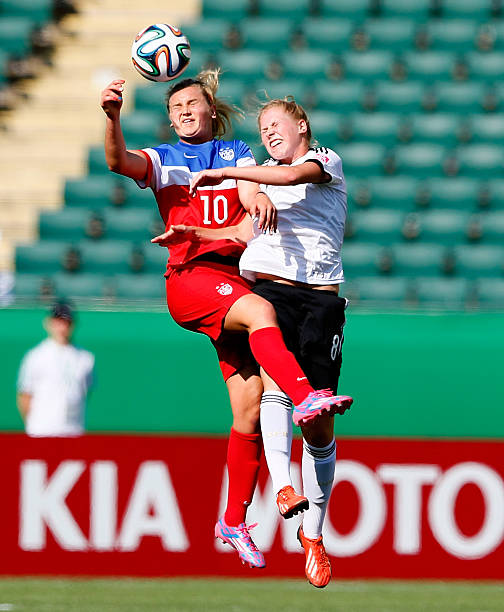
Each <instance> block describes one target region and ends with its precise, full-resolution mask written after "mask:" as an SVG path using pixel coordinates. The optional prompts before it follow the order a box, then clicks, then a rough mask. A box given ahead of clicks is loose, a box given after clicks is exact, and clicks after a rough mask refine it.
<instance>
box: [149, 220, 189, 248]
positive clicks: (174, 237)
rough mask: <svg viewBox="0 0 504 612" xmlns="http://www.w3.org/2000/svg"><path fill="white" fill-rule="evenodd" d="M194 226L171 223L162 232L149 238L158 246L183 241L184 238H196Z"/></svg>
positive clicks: (167, 245)
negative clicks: (168, 227)
mask: <svg viewBox="0 0 504 612" xmlns="http://www.w3.org/2000/svg"><path fill="white" fill-rule="evenodd" d="M197 239H198V238H197V236H196V228H194V227H190V226H188V225H171V226H170V229H168V230H167V231H166V232H164V234H160V235H159V236H156V237H155V238H153V239H152V240H151V242H152V243H154V244H159V246H164V247H169V246H172V245H173V244H178V243H180V242H185V241H186V240H197Z"/></svg>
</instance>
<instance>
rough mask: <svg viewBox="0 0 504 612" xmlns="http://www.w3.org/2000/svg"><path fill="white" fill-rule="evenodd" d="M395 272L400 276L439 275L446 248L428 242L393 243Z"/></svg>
mask: <svg viewBox="0 0 504 612" xmlns="http://www.w3.org/2000/svg"><path fill="white" fill-rule="evenodd" d="M392 252H393V257H394V274H396V275H398V276H412V277H419V276H439V275H440V274H441V262H442V258H443V254H444V252H445V249H444V247H443V246H442V245H440V244H436V243H428V242H416V243H401V244H394V245H392Z"/></svg>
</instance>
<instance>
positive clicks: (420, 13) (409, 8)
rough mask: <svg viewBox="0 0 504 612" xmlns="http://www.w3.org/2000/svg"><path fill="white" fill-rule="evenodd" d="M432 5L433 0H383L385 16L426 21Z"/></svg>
mask: <svg viewBox="0 0 504 612" xmlns="http://www.w3.org/2000/svg"><path fill="white" fill-rule="evenodd" d="M431 7H432V1H431V0H381V1H380V9H381V14H382V15H383V17H409V18H410V19H415V20H416V21H420V22H422V21H426V20H427V19H428V17H429V14H430V10H431Z"/></svg>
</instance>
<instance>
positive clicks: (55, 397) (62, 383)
mask: <svg viewBox="0 0 504 612" xmlns="http://www.w3.org/2000/svg"><path fill="white" fill-rule="evenodd" d="M93 369H94V356H93V354H92V353H90V352H89V351H85V350H84V349H81V348H78V347H76V346H74V345H73V344H58V343H57V342H56V341H54V340H52V339H51V338H48V339H46V340H44V341H42V342H41V343H40V344H38V345H37V346H36V347H34V348H33V349H31V350H30V351H29V352H28V353H27V354H26V356H25V357H24V359H23V361H22V362H21V367H20V370H19V377H18V385H17V389H18V393H29V394H30V395H31V396H32V398H31V405H30V411H29V413H28V416H27V419H26V433H27V434H29V435H31V436H75V435H79V434H82V433H83V432H84V417H85V407H86V395H87V392H88V389H89V387H90V386H91V383H92V378H93Z"/></svg>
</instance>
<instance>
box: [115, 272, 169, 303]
mask: <svg viewBox="0 0 504 612" xmlns="http://www.w3.org/2000/svg"><path fill="white" fill-rule="evenodd" d="M114 293H115V297H116V298H119V299H120V298H125V299H136V300H153V299H161V300H163V301H164V300H165V298H166V290H165V282H164V278H163V275H162V274H117V275H116V276H115V277H114Z"/></svg>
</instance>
